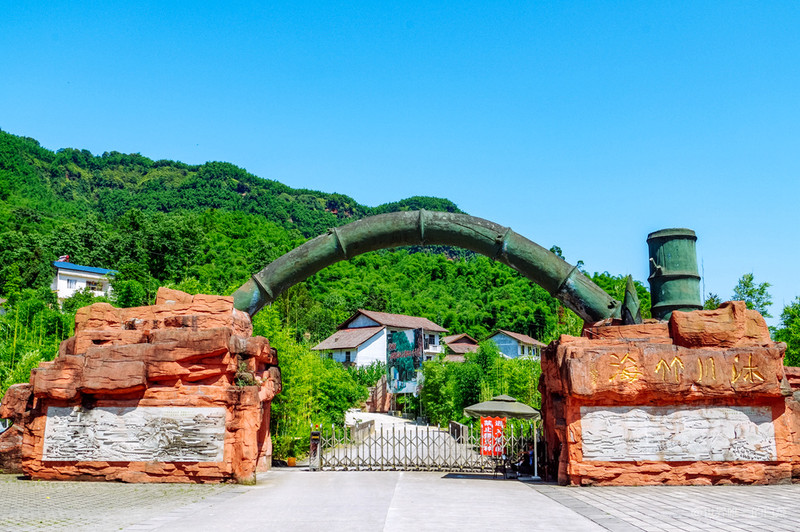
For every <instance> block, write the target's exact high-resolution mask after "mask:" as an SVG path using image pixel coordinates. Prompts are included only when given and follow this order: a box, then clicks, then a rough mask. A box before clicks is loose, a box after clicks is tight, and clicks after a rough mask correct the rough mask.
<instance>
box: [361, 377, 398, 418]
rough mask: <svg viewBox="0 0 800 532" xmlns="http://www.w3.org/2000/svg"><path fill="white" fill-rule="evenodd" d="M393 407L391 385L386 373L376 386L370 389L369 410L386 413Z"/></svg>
mask: <svg viewBox="0 0 800 532" xmlns="http://www.w3.org/2000/svg"><path fill="white" fill-rule="evenodd" d="M391 409H392V394H391V392H389V385H388V383H387V381H386V375H383V376H381V378H380V379H379V380H378V382H377V383H375V386H373V387H371V388H370V389H369V398H367V412H382V413H386V412H388V411H389V410H391Z"/></svg>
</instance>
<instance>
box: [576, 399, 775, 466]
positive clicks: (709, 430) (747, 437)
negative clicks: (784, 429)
mask: <svg viewBox="0 0 800 532" xmlns="http://www.w3.org/2000/svg"><path fill="white" fill-rule="evenodd" d="M581 430H582V432H583V434H582V439H583V459H584V460H600V461H612V462H624V461H635V460H659V461H667V462H678V461H681V462H682V461H701V460H714V461H770V460H776V459H777V458H776V456H777V452H776V448H775V428H774V426H773V424H772V409H771V408H770V407H766V406H764V407H762V406H756V407H753V406H703V407H693V406H669V407H653V406H613V407H612V406H582V407H581Z"/></svg>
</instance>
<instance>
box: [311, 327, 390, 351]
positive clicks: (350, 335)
mask: <svg viewBox="0 0 800 532" xmlns="http://www.w3.org/2000/svg"><path fill="white" fill-rule="evenodd" d="M382 330H383V327H358V328H356V329H341V330H338V331H336V332H335V333H333V334H332V335H330V336H328V337H327V338H325V339H324V340H323V341H321V342H320V343H318V344H317V345H315V346H314V347H312V348H311V349H313V350H315V351H327V350H332V349H336V350H339V349H355V348H356V347H358V346H360V345H361V344H363V343H364V342H366V341H367V340H369V339H370V338H372V337H373V336H375V335H376V334H378V333H379V332H380V331H382Z"/></svg>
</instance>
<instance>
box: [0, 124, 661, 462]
mask: <svg viewBox="0 0 800 532" xmlns="http://www.w3.org/2000/svg"><path fill="white" fill-rule="evenodd" d="M420 208H422V209H428V210H439V211H447V212H460V211H459V210H458V208H457V207H456V205H454V204H453V203H452V202H450V201H448V200H445V199H440V198H430V197H421V196H415V197H412V198H408V199H405V200H400V201H398V202H393V203H387V204H385V205H381V206H378V207H374V208H371V207H367V206H364V205H360V204H359V203H357V202H356V201H355V200H354V199H352V198H350V197H348V196H344V195H341V194H328V193H323V192H317V191H311V190H303V189H292V188H290V187H288V186H286V185H283V184H281V183H279V182H277V181H271V180H267V179H261V178H258V177H256V176H254V175H252V174H249V173H248V172H246V171H245V170H243V169H241V168H238V167H236V166H234V165H232V164H229V163H222V162H210V163H206V164H203V165H186V164H183V163H180V162H175V161H166V160H161V161H153V160H151V159H148V158H147V157H144V156H142V155H140V154H123V153H119V152H106V153H103V154H102V155H100V156H96V155H93V154H91V153H90V152H88V151H87V150H79V149H73V148H66V149H63V150H59V151H58V152H53V151H50V150H47V149H44V148H42V147H41V146H39V144H38V143H37V142H36V141H35V140H33V139H28V138H24V137H18V136H14V135H10V134H8V133H5V132H2V131H0V294H2V296H3V297H5V298H7V299H8V300H9V301H8V302H7V303H6V305H5V307H6V308H7V309H8V313H7V314H5V315H3V316H0V393H2V392H4V391H5V389H6V388H7V386H9V385H10V384H12V383H14V382H21V381H26V380H28V373H29V371H30V368H31V367H34V366H35V365H36V364H38V363H39V361H42V360H52V359H53V358H54V357H55V356H56V354H57V352H58V345H59V343H60V342H61V341H62V340H63V339H65V338H67V337H69V336H70V335H71V334H72V327H73V323H74V314H75V312H76V311H77V310H78V309H79V308H81V307H82V306H85V305H88V304H91V303H93V302H97V301H104V299H102V298H95V297H94V296H93V294H92V293H91V292H88V291H84V292H79V293H76V294H75V295H74V296H73V297H71V298H69V299H68V300H67V301H65V302H64V304H63V308H62V309H58V307H57V305H56V304H55V301H54V298H53V294H52V292H50V290H49V288H48V287H49V285H50V282H51V280H52V276H53V270H52V264H51V263H52V261H53V260H55V258H56V257H58V256H59V255H62V254H69V255H70V258H71V261H72V262H75V263H78V264H85V265H91V266H97V267H103V268H110V269H114V270H118V272H119V273H118V274H117V275H116V277H115V279H114V281H113V283H112V287H113V288H114V296H113V300H112V301H111V303H112V304H114V305H117V306H126V307H127V306H137V305H144V304H148V303H151V302H152V301H153V299H154V297H155V292H156V290H157V288H158V286H170V287H172V288H176V289H179V290H183V291H186V292H188V293H191V294H196V293H217V294H231V293H232V292H233V291H234V290H235V289H236V288H237V287H239V286H240V285H241V284H243V283H244V282H245V281H246V280H247V279H248V278H249V277H250V275H252V274H253V273H254V272H257V271H259V270H261V269H262V268H264V267H265V266H266V265H267V264H269V263H270V262H272V261H273V260H275V259H276V258H278V257H279V256H281V255H283V254H284V253H286V252H288V251H289V250H291V249H293V248H295V247H296V246H298V245H299V244H301V243H302V242H304V241H305V240H306V239H307V238H309V237H312V236H316V235H318V234H321V233H323V232H324V231H326V230H327V229H328V228H330V227H335V226H338V225H342V224H344V223H347V222H349V221H352V220H355V219H359V218H361V217H364V216H368V215H371V214H378V213H383V212H392V211H402V210H411V209H420ZM559 252H560V250H559ZM598 279H599V280H600V283H599V284H601V286H603V288H605V289H606V290H609V292H610V293H611V292H613V293H612V295H613V296H614V297H617V298H618V299H621V298H622V294H623V293H624V292H623V291H624V277H622V276H620V277H615V276H612V275H610V274H608V273H603V274H595V280H596V281H597V280H598ZM619 280H622V281H623V283H622V288H621V290H622V291H620V290H619V289H618V281H619ZM640 287H641V284H640V283H639V284H637V291H639V296H640V300H641V301H642V303H643V305H644V306H645V307H646V309H645V308H643V315H649V295H648V294H647V293H646V290H645V291H644V293H642V292H641V291H640ZM642 288H643V287H642ZM359 308H367V309H372V310H378V311H385V312H393V313H401V314H410V315H416V316H424V317H427V318H429V319H431V320H433V321H434V322H437V323H439V324H441V325H443V326H444V327H446V328H448V329H449V330H450V331H451V332H453V333H461V332H464V333H468V334H470V335H471V336H473V337H476V338H479V339H480V338H485V337H486V336H487V335H488V334H489V333H490V332H492V331H493V330H495V329H498V328H502V329H509V330H513V331H516V332H520V333H524V334H528V335H530V336H533V337H534V338H537V339H539V340H541V341H543V342H549V341H551V340H553V339H555V338H557V337H558V336H559V335H561V334H565V333H566V334H574V335H576V334H579V333H580V329H581V325H582V323H581V320H580V318H578V317H577V316H576V315H575V314H574V313H572V312H571V311H569V310H567V309H565V308H564V306H563V305H561V304H560V303H559V302H558V301H557V300H556V299H554V298H553V297H551V296H550V295H549V294H548V293H547V292H546V291H545V290H543V289H542V288H540V287H538V286H536V285H535V284H533V283H531V282H530V281H529V280H527V279H525V278H523V277H522V276H520V275H519V274H517V273H516V272H514V271H513V270H511V269H510V268H508V267H506V266H504V265H502V264H499V263H497V262H494V261H492V260H490V259H488V258H486V257H483V256H479V255H475V254H474V253H472V252H466V251H463V250H454V249H453V248H448V247H444V246H436V247H419V246H417V247H409V248H404V249H395V250H384V251H379V252H375V253H369V254H365V255H360V256H357V257H354V258H353V259H351V260H348V261H343V262H340V263H337V264H335V265H333V266H330V267H328V268H326V269H324V270H323V271H321V272H319V273H318V274H316V275H314V276H312V277H311V278H309V279H308V280H307V281H306V282H304V283H301V284H299V285H297V286H294V287H292V288H291V289H290V290H288V291H287V292H286V293H284V295H282V296H281V297H280V298H278V300H277V301H276V302H275V303H274V304H273V305H272V306H271V307H268V308H267V309H265V310H263V311H262V312H261V313H260V314H258V315H257V316H256V318H255V320H254V327H255V333H256V334H261V335H263V336H266V337H267V338H269V339H270V342H271V343H272V345H273V346H274V347H276V348H277V349H278V352H279V357H280V361H281V370H282V375H283V383H284V388H283V392H282V393H281V394H279V395H278V396H277V398H276V400H275V402H274V403H273V411H272V414H273V415H272V420H273V421H272V433H273V435H274V436H275V442H276V447H275V454H276V455H277V456H282V455H283V456H286V455H287V453H289V452H292V451H291V450H290V449H291V448H294V449H303V448H307V445H308V428H309V425H310V424H312V423H319V424H330V423H341V422H342V421H343V419H344V413H345V411H346V410H347V409H348V408H351V407H352V406H354V405H357V404H358V403H359V402H360V401H362V400H364V399H365V398H366V393H367V392H366V388H367V387H368V386H371V385H373V384H374V383H375V381H377V380H378V378H380V376H381V375H383V374H385V371H386V368H385V365H375V366H374V367H370V368H359V369H350V370H348V369H345V368H343V367H342V366H341V365H340V364H337V363H336V362H334V361H332V360H329V359H324V358H321V357H320V356H319V355H318V354H317V353H315V352H313V351H311V350H310V349H309V345H310V344H313V343H316V342H318V341H320V340H322V339H324V338H325V337H327V336H329V335H330V334H331V333H332V332H333V331H334V330H335V329H336V326H337V325H338V324H340V323H342V322H343V321H345V320H346V319H347V318H348V317H349V316H350V315H352V313H353V312H355V311H356V310H357V309H359ZM491 349H492V347H491V346H488V345H484V346H482V349H481V351H480V352H479V353H478V354H477V355H475V357H474V359H473V358H472V357H471V360H470V361H468V362H466V363H464V364H452V363H443V362H428V363H425V364H424V366H423V367H424V370H423V371H424V374H425V384H424V387H423V389H422V394H421V396H420V399H419V400H417V399H415V398H412V397H407V398H404V400H407V401H408V404H407V405H405V406H406V407H407V408H409V409H411V410H415V409H417V408H419V407H421V408H423V409H424V410H425V412H426V413H427V415H429V416H430V417H431V419H434V420H439V421H442V422H444V421H446V420H448V419H461V418H462V410H463V407H465V406H468V405H469V404H472V403H474V402H477V401H478V400H481V399H484V398H488V397H489V396H491V395H492V394H495V395H496V394H498V393H508V394H510V395H514V396H515V397H517V398H519V399H520V400H523V401H525V402H527V403H528V404H532V405H534V406H538V401H539V396H538V392H537V391H536V383H537V382H538V374H539V371H540V370H539V366H538V362H534V361H530V360H507V359H505V358H503V357H501V356H499V355H498V354H497V353H496V352H494V351H491ZM248 382H250V381H249V380H248V379H246V376H245V375H242V380H240V384H242V385H244V384H246V383H248Z"/></svg>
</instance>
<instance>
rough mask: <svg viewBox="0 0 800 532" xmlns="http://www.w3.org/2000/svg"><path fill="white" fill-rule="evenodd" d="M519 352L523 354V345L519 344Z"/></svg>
mask: <svg viewBox="0 0 800 532" xmlns="http://www.w3.org/2000/svg"><path fill="white" fill-rule="evenodd" d="M519 354H520V355H524V354H525V346H524V345H521V346H519Z"/></svg>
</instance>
